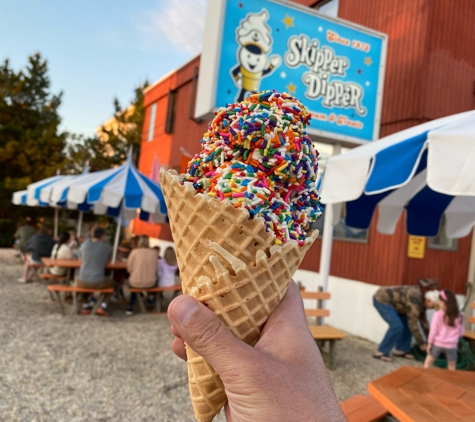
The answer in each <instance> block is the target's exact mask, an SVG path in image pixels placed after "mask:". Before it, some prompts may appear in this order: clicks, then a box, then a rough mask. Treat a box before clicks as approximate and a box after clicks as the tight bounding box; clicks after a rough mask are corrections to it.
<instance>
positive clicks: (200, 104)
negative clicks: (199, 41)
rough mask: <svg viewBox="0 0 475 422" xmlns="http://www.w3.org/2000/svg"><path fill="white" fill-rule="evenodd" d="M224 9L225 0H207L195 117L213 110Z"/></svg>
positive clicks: (205, 115) (199, 117) (203, 116)
mask: <svg viewBox="0 0 475 422" xmlns="http://www.w3.org/2000/svg"><path fill="white" fill-rule="evenodd" d="M225 10H226V0H208V5H207V7H206V19H205V28H206V30H205V33H204V37H203V52H202V53H201V60H200V72H199V77H198V90H197V92H196V103H195V116H194V117H195V119H204V118H208V117H210V116H211V115H212V113H213V111H214V105H215V102H216V88H217V78H218V69H219V60H220V55H221V51H220V50H221V48H220V47H221V45H222V41H223V34H222V32H223V27H224V12H225Z"/></svg>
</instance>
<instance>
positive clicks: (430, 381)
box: [368, 366, 475, 422]
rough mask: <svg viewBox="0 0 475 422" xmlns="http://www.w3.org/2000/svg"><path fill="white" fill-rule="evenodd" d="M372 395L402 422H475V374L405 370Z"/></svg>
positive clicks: (379, 383) (377, 385)
mask: <svg viewBox="0 0 475 422" xmlns="http://www.w3.org/2000/svg"><path fill="white" fill-rule="evenodd" d="M368 392H369V393H370V394H371V396H373V397H374V398H375V399H376V400H377V401H378V402H379V404H381V405H382V406H383V407H384V408H385V409H386V410H387V411H388V412H389V413H390V414H391V415H393V416H394V417H395V418H396V419H397V420H398V421H399V422H447V421H450V422H452V421H459V422H462V421H467V422H468V421H475V372H471V371H447V370H446V369H438V368H419V367H410V366H402V367H401V368H398V369H396V370H395V371H393V372H391V373H389V374H387V375H385V376H383V377H381V378H378V379H376V380H374V381H371V382H370V383H369V384H368Z"/></svg>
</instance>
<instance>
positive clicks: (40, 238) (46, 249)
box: [18, 225, 54, 283]
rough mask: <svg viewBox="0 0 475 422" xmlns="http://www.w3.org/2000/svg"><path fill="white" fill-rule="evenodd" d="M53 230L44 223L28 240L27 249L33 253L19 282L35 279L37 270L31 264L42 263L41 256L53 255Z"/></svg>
mask: <svg viewBox="0 0 475 422" xmlns="http://www.w3.org/2000/svg"><path fill="white" fill-rule="evenodd" d="M50 233H51V231H50V229H49V227H48V226H46V225H42V226H41V227H40V229H39V231H38V233H36V234H34V235H33V236H31V237H30V238H29V239H28V241H27V242H26V247H25V248H26V250H28V251H30V252H31V255H30V256H29V257H28V259H27V260H26V262H25V268H24V270H23V278H19V279H18V282H20V283H28V282H30V281H32V280H33V277H34V275H35V270H34V269H33V268H31V267H30V266H29V264H40V265H41V264H42V262H41V258H43V257H49V256H51V251H52V250H53V246H54V240H53V238H52V237H51V234H50Z"/></svg>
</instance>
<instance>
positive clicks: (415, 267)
mask: <svg viewBox="0 0 475 422" xmlns="http://www.w3.org/2000/svg"><path fill="white" fill-rule="evenodd" d="M296 2H297V3H300V4H302V5H305V6H308V7H316V8H319V7H322V12H324V11H325V9H327V10H330V11H333V12H334V11H335V10H337V13H338V17H339V18H342V19H345V20H347V21H351V22H355V23H357V24H360V25H363V26H365V27H368V28H372V29H375V30H377V31H380V32H383V33H385V34H387V35H388V53H387V67H386V76H385V84H384V94H383V108H382V119H381V132H380V136H381V137H383V136H386V135H389V134H391V133H394V132H397V131H400V130H403V129H406V128H408V127H410V126H414V125H417V124H420V123H423V122H426V121H428V120H432V119H436V118H440V117H443V116H446V115H450V114H454V113H458V112H462V111H466V110H471V109H473V108H474V107H475V82H474V81H475V48H474V45H475V31H473V22H475V7H474V2H473V0H459V1H458V2H453V1H450V0H384V1H383V0H374V1H372V0H339V1H338V0H331V1H330V2H328V1H317V2H316V1H314V0H296ZM199 66H200V57H199V56H198V57H196V58H194V59H192V60H191V61H189V62H188V63H186V64H185V65H183V66H182V67H181V68H179V69H178V70H176V71H174V72H173V73H171V74H169V75H167V76H165V77H163V78H162V79H160V80H159V81H157V82H156V83H155V84H153V85H152V86H150V87H149V88H147V90H146V91H145V107H146V117H145V124H144V129H143V143H142V153H141V157H140V163H139V168H140V170H141V171H142V172H144V173H145V174H148V173H150V170H151V166H152V162H153V157H154V153H156V154H157V156H158V159H159V162H160V164H166V165H167V166H168V167H171V168H176V169H180V166H182V160H183V155H184V154H185V155H186V152H187V151H189V152H190V153H195V152H196V151H198V150H199V147H200V146H199V141H200V140H201V138H202V135H203V133H204V132H205V130H206V124H207V122H199V121H196V120H195V119H194V118H193V115H194V113H193V111H194V110H193V107H194V103H195V98H196V89H197V80H198V70H199ZM134 232H135V233H136V234H142V233H146V234H148V235H150V236H153V237H159V238H161V239H164V240H172V239H171V234H170V230H169V227H168V225H166V224H163V225H160V226H159V225H156V226H150V225H148V224H145V223H142V222H139V221H137V222H136V223H135V225H134ZM408 241H409V239H408V236H407V234H406V233H405V230H404V223H403V220H402V219H401V221H400V222H399V224H398V227H397V230H396V233H395V234H394V235H393V236H387V235H382V234H379V233H378V232H377V231H376V224H374V223H373V224H372V226H371V227H370V229H369V233H368V235H367V238H366V240H365V241H363V242H361V241H360V242H355V241H348V240H338V239H335V241H334V245H333V253H332V263H331V269H330V274H331V275H333V276H337V277H342V278H346V279H350V280H359V281H363V282H366V283H371V284H377V285H396V284H402V283H414V282H415V281H416V280H417V279H418V278H421V277H436V278H439V279H440V280H441V281H442V282H443V285H444V287H447V288H449V289H452V290H454V291H455V292H456V293H464V292H465V283H466V282H467V279H468V278H469V274H468V272H469V258H470V253H471V245H472V235H469V236H467V237H465V238H463V239H459V240H458V241H457V242H449V243H448V244H447V245H445V246H444V245H437V244H434V245H433V247H431V242H428V245H427V246H426V247H425V252H424V258H422V259H416V258H409V257H408ZM320 250H321V240H320V239H317V241H316V242H315V244H314V245H313V247H312V249H311V250H310V251H309V252H308V253H307V255H306V257H305V260H304V261H303V263H302V265H301V268H302V269H305V270H309V271H316V272H318V271H319V264H320V263H319V261H320ZM472 253H473V252H472Z"/></svg>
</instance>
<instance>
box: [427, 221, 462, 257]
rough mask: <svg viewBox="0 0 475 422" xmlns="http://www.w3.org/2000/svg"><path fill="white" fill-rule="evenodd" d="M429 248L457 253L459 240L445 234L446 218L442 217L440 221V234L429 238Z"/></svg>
mask: <svg viewBox="0 0 475 422" xmlns="http://www.w3.org/2000/svg"><path fill="white" fill-rule="evenodd" d="M427 247H428V248H429V249H438V250H442V251H453V252H456V251H457V248H458V242H457V239H451V238H449V237H447V236H446V234H445V216H442V218H441V220H440V228H439V234H438V235H437V236H434V237H429V238H428V242H427Z"/></svg>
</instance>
